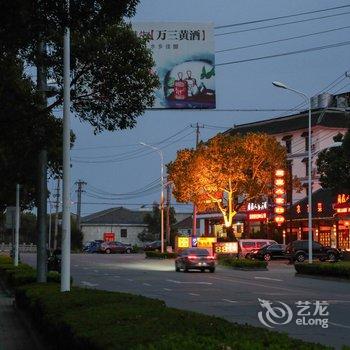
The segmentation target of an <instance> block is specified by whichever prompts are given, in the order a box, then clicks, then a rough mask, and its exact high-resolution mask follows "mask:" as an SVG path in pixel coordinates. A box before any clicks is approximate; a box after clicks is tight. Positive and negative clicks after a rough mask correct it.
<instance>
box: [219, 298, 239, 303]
mask: <svg viewBox="0 0 350 350" xmlns="http://www.w3.org/2000/svg"><path fill="white" fill-rule="evenodd" d="M221 300H222V301H227V302H228V303H238V301H236V300H230V299H221Z"/></svg>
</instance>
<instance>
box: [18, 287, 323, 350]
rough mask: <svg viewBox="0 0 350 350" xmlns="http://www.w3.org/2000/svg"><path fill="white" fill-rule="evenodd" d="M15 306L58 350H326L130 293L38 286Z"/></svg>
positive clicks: (28, 289) (23, 292) (21, 294)
mask: <svg viewBox="0 0 350 350" xmlns="http://www.w3.org/2000/svg"><path fill="white" fill-rule="evenodd" d="M16 302H17V305H18V306H19V307H20V308H22V309H24V310H26V311H27V313H28V315H31V317H32V319H33V322H34V323H35V324H36V325H37V327H40V329H41V330H42V332H44V335H45V336H46V338H47V340H48V341H49V342H50V344H52V345H53V346H54V348H55V349H64V348H69V349H73V350H74V349H91V350H100V349H101V350H102V349H103V350H112V349H116V350H119V349H123V350H124V349H134V350H146V349H148V350H177V349H184V350H187V349H188V350H201V349H206V350H214V349H215V350H218V349H240V350H251V349H258V350H259V349H261V350H262V349H281V350H283V349H305V350H307V349H315V350H316V349H327V347H324V346H322V345H318V344H312V343H306V342H303V341H301V340H297V339H292V338H289V337H288V336H287V335H286V334H281V333H277V332H271V331H268V330H266V329H264V328H257V327H253V326H249V325H239V324H237V323H231V322H229V321H226V320H224V319H220V318H217V317H213V316H207V315H203V314H199V313H194V312H189V311H183V310H177V309H174V308H169V307H166V305H165V303H164V302H163V301H160V300H156V299H149V298H146V297H143V296H137V295H132V294H128V293H119V292H108V291H101V290H95V289H83V288H77V287H74V288H72V290H71V292H69V293H61V292H60V291H59V288H58V286H57V285H54V284H46V285H39V284H35V285H26V286H23V287H20V288H18V289H17V291H16ZM58 335H59V336H58Z"/></svg>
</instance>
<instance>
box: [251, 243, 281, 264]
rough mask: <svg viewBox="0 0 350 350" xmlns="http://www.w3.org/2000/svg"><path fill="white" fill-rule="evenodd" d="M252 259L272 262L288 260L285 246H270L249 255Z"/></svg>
mask: <svg viewBox="0 0 350 350" xmlns="http://www.w3.org/2000/svg"><path fill="white" fill-rule="evenodd" d="M249 258H250V259H256V260H265V261H270V260H272V259H286V246H285V245H284V244H270V245H266V246H264V247H262V248H260V249H256V250H253V251H252V252H251V253H249Z"/></svg>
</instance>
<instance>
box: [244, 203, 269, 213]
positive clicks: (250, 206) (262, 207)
mask: <svg viewBox="0 0 350 350" xmlns="http://www.w3.org/2000/svg"><path fill="white" fill-rule="evenodd" d="M256 210H267V202H261V203H248V205H247V211H256Z"/></svg>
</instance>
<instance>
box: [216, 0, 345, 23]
mask: <svg viewBox="0 0 350 350" xmlns="http://www.w3.org/2000/svg"><path fill="white" fill-rule="evenodd" d="M346 7H350V5H342V6H336V7H330V8H326V9H321V10H314V11H307V12H298V13H294V14H292V15H284V16H278V17H271V18H264V19H258V20H254V21H248V22H240V23H233V24H226V25H221V26H216V27H214V29H223V28H230V27H238V26H243V25H247V24H256V23H261V22H268V21H275V20H277V19H284V18H291V17H297V16H303V15H309V14H313V13H319V12H326V11H332V10H338V9H341V8H346Z"/></svg>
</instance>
